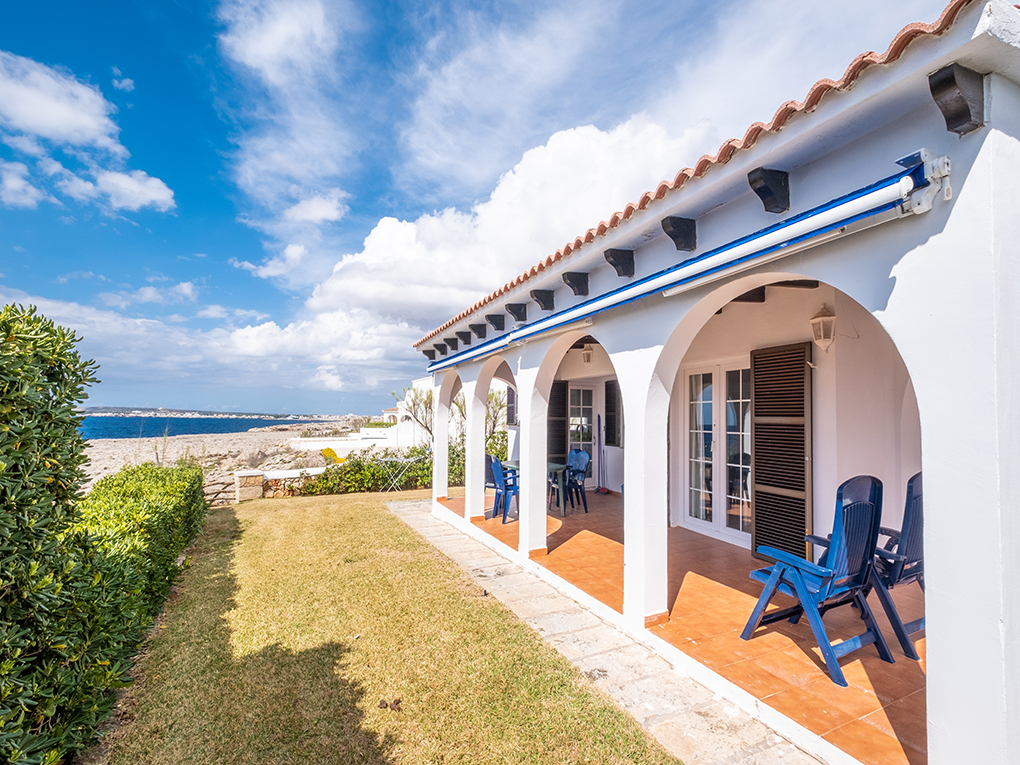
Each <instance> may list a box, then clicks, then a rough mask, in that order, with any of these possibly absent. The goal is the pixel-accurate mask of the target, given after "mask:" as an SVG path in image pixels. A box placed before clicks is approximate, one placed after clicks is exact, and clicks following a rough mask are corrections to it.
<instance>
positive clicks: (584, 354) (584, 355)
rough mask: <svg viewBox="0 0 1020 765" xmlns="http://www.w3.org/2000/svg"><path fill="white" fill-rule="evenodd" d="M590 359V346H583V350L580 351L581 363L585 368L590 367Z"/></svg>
mask: <svg viewBox="0 0 1020 765" xmlns="http://www.w3.org/2000/svg"><path fill="white" fill-rule="evenodd" d="M591 357H592V349H591V346H590V345H586V346H584V348H582V349H581V363H583V364H584V365H585V366H586V367H590V366H591Z"/></svg>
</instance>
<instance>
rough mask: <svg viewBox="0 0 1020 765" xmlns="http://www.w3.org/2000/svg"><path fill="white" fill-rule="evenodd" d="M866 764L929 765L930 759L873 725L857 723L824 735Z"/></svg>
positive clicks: (858, 721)
mask: <svg viewBox="0 0 1020 765" xmlns="http://www.w3.org/2000/svg"><path fill="white" fill-rule="evenodd" d="M822 738H824V739H825V740H826V741H828V742H829V743H831V744H833V745H834V746H838V747H839V748H840V749H842V750H843V751H844V752H846V753H847V754H849V755H851V756H852V757H856V758H857V759H858V760H860V761H861V762H862V763H864V764H865V765H927V762H928V757H927V756H926V755H924V754H922V753H921V752H918V751H917V750H916V749H914V748H913V747H909V746H904V745H903V744H901V743H900V742H899V741H898V740H896V739H895V738H893V737H892V736H889V735H887V734H885V733H883V732H882V731H880V730H879V729H878V728H876V727H875V726H873V725H868V723H866V722H863V721H861V720H854V721H853V722H851V723H847V724H846V725H843V726H842V727H839V728H836V729H835V730H832V731H829V732H828V733H826V734H824V735H823V736H822Z"/></svg>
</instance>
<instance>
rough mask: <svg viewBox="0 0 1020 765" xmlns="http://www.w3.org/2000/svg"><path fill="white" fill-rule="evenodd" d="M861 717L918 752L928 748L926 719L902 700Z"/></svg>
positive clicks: (925, 750) (923, 751)
mask: <svg viewBox="0 0 1020 765" xmlns="http://www.w3.org/2000/svg"><path fill="white" fill-rule="evenodd" d="M861 719H862V720H864V722H866V723H868V724H869V725H873V726H875V727H876V728H878V729H879V730H881V731H882V732H883V733H886V734H888V735H890V736H892V737H893V738H895V739H896V740H898V741H899V742H900V743H901V744H904V745H906V746H909V747H911V748H912V749H915V750H917V751H918V752H921V753H925V752H927V750H928V722H927V719H926V718H925V716H924V715H923V714H922V715H918V714H916V712H915V710H913V709H911V708H910V705H909V704H907V703H905V702H903V701H897V702H894V703H892V704H890V705H888V706H887V707H885V708H883V709H880V710H878V711H877V712H873V713H872V714H870V715H867V716H865V717H863V718H861Z"/></svg>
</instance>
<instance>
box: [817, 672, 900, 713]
mask: <svg viewBox="0 0 1020 765" xmlns="http://www.w3.org/2000/svg"><path fill="white" fill-rule="evenodd" d="M801 688H802V689H803V690H804V691H806V692H807V693H810V694H811V695H812V696H814V697H816V698H817V699H818V701H819V703H820V704H821V705H822V706H824V707H827V708H835V709H839V710H841V711H842V712H846V713H847V714H849V715H850V716H851V717H853V718H854V719H861V718H862V717H865V716H866V715H869V714H872V713H874V712H877V711H879V710H880V709H881V708H882V700H881V699H880V698H878V696H876V695H875V694H874V693H871V692H869V691H866V690H864V689H863V688H857V687H854V686H852V685H851V686H850V687H848V688H844V687H842V686H840V685H836V684H835V683H834V682H832V680H830V679H829V677H828V676H825V677H823V678H819V679H818V680H815V681H813V682H810V683H808V684H807V685H803V686H801Z"/></svg>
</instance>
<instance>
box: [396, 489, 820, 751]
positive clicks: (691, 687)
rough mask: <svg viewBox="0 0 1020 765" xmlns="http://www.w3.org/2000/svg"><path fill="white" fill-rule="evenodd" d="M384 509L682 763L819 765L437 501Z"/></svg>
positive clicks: (419, 501) (413, 501) (423, 501)
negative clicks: (437, 512)
mask: <svg viewBox="0 0 1020 765" xmlns="http://www.w3.org/2000/svg"><path fill="white" fill-rule="evenodd" d="M386 506H387V507H388V508H389V509H390V511H391V512H392V513H393V514H394V515H396V516H397V517H398V518H400V519H402V520H403V521H404V522H405V523H407V524H408V525H409V526H410V527H411V528H413V529H414V530H415V531H417V532H418V533H419V534H421V535H422V536H423V537H424V538H425V539H426V541H428V542H429V543H431V544H432V545H433V546H435V547H436V548H437V549H438V550H439V551H440V552H442V553H444V554H445V555H447V556H448V557H449V558H451V559H452V560H453V561H454V562H455V563H457V564H458V565H460V566H461V568H463V569H464V570H465V571H466V572H467V574H468V575H469V576H470V577H471V578H472V579H474V580H475V581H476V582H478V584H479V585H481V586H482V587H484V588H485V589H486V590H487V591H488V592H489V594H491V595H492V596H493V597H495V598H496V599H498V600H499V601H501V602H502V603H503V604H504V605H506V607H507V608H509V609H510V610H511V611H513V612H514V613H515V614H517V616H518V617H520V618H521V619H523V620H524V621H525V622H527V623H528V624H529V625H531V627H532V628H533V629H534V630H535V631H537V632H538V634H539V635H541V636H542V638H543V639H544V640H545V641H546V642H547V643H549V644H550V645H551V646H553V647H554V648H555V649H556V650H557V651H559V652H560V653H561V654H563V656H565V657H566V658H567V659H569V660H570V661H572V662H573V663H574V664H575V665H576V666H577V667H578V668H579V669H580V670H581V671H582V672H583V673H584V674H585V675H586V676H587V677H588V678H590V679H591V680H592V682H594V683H595V685H597V686H598V687H599V688H601V689H602V690H603V691H605V692H606V693H608V694H609V695H610V696H611V697H612V698H613V699H614V700H615V701H616V702H617V703H618V704H619V705H620V706H622V707H623V708H624V709H625V710H627V712H629V713H630V714H631V715H632V716H633V717H634V718H635V719H636V720H637V721H638V722H639V723H640V724H641V726H642V727H644V728H645V729H646V730H647V731H648V732H649V733H651V734H652V735H653V736H655V738H656V739H658V741H659V742H660V743H661V744H662V745H663V746H664V747H665V748H666V749H667V750H668V751H670V752H672V753H673V754H674V755H676V756H677V757H679V758H680V759H681V760H682V761H683V762H684V765H818V763H819V762H821V761H820V760H818V759H816V758H814V757H812V756H810V755H808V754H806V753H805V752H804V751H802V750H801V749H798V748H797V747H795V746H794V745H793V744H791V743H790V742H789V741H787V740H786V739H784V738H783V737H781V736H779V735H778V734H776V733H775V732H774V731H773V730H771V729H770V728H768V727H766V726H765V725H763V724H762V723H760V722H758V721H757V720H755V719H754V718H752V717H751V716H750V715H748V714H747V713H745V712H743V711H742V710H740V709H738V708H737V707H736V706H735V705H733V704H732V703H730V702H728V701H726V700H725V699H723V698H722V697H721V696H719V695H717V694H713V693H712V692H711V691H710V690H708V689H707V688H705V687H704V686H703V685H700V684H699V683H697V682H695V681H693V680H692V679H691V678H689V677H687V676H685V675H684V674H683V673H681V672H679V671H678V670H676V669H675V668H674V667H673V666H672V665H671V664H669V663H668V662H667V661H666V660H665V659H663V658H662V657H660V656H657V655H656V654H654V653H652V651H650V650H649V649H648V648H646V647H645V646H643V645H641V644H640V643H638V642H636V641H635V640H634V639H633V638H631V637H630V636H628V635H627V634H625V633H624V632H622V631H620V630H619V629H617V628H616V627H615V626H613V625H611V624H607V623H606V622H604V621H603V620H602V619H600V618H599V617H597V616H596V615H595V614H593V613H592V612H591V611H588V610H587V609H586V608H584V607H583V606H581V605H579V604H578V603H577V602H576V601H574V600H572V599H571V598H569V597H568V596H566V595H564V594H562V593H561V592H559V591H558V590H556V589H555V588H554V587H552V586H550V585H549V584H546V583H545V582H543V581H542V580H541V579H539V578H538V577H537V576H534V575H533V574H530V573H528V572H527V571H525V570H523V569H522V568H521V567H520V566H518V565H516V564H514V563H512V562H510V561H509V560H507V559H506V558H504V557H503V556H502V555H500V554H499V553H497V552H495V551H494V550H492V549H490V548H489V547H487V546H485V545H484V544H482V543H481V542H478V541H476V540H474V539H472V538H471V537H469V536H467V535H466V534H463V533H461V532H460V531H458V530H457V529H456V528H454V527H453V526H451V525H450V524H448V523H446V522H444V521H441V520H439V519H438V518H436V517H435V516H433V515H432V513H431V507H432V502H431V500H412V501H404V502H387V503H386Z"/></svg>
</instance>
